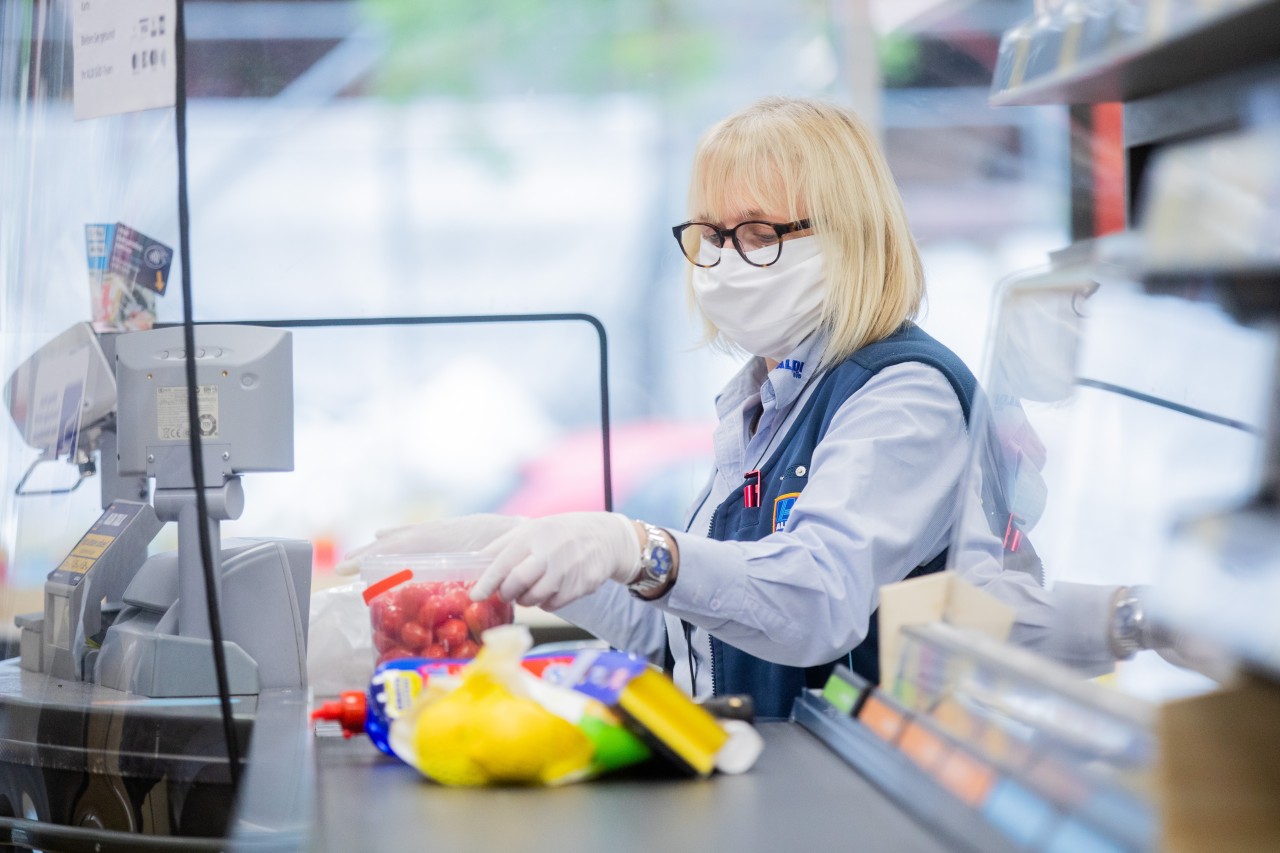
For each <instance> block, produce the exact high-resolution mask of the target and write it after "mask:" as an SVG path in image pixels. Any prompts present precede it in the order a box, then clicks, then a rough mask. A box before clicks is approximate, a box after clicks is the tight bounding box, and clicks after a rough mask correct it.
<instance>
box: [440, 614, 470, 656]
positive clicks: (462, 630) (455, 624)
mask: <svg viewBox="0 0 1280 853" xmlns="http://www.w3.org/2000/svg"><path fill="white" fill-rule="evenodd" d="M436 640H437V641H438V642H441V643H444V645H445V646H446V647H447V648H448V649H449V652H450V654H452V653H453V650H454V649H456V648H457V647H458V646H461V645H462V644H463V643H465V642H466V641H467V623H466V622H463V621H462V620H461V619H446V620H445V621H444V623H443V624H442V625H440V627H439V628H436Z"/></svg>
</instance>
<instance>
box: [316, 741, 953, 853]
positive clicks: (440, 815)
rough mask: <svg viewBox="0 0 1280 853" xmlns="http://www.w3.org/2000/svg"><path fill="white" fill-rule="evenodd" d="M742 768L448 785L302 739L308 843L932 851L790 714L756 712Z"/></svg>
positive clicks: (366, 746)
mask: <svg viewBox="0 0 1280 853" xmlns="http://www.w3.org/2000/svg"><path fill="white" fill-rule="evenodd" d="M759 728H760V732H761V734H762V735H763V736H764V739H765V751H764V754H763V755H761V756H760V760H759V761H758V762H757V763H756V766H755V767H754V768H752V770H751V772H749V773H747V774H745V775H742V776H714V777H712V778H710V779H707V780H702V781H688V780H666V779H661V780H654V779H615V780H610V779H608V778H605V779H598V780H596V781H594V782H588V783H584V784H577V785H569V786H566V787H563V788H553V789H524V788H498V789H480V790H466V789H450V788H443V787H440V786H437V785H433V784H431V783H429V782H426V781H425V780H423V779H422V778H421V777H420V776H419V775H418V773H417V772H416V771H414V770H413V769H411V768H409V767H406V766H404V765H403V764H400V763H398V762H395V761H393V760H391V759H389V758H387V757H385V756H383V755H381V754H380V753H378V752H377V750H375V749H374V748H373V746H372V745H371V744H370V743H369V742H368V741H367V740H365V739H364V738H352V739H351V740H348V741H343V740H342V739H341V738H337V737H322V738H320V739H319V740H318V742H317V744H316V762H317V765H318V766H317V771H316V780H317V783H318V784H317V798H318V799H317V802H316V813H315V814H316V825H315V827H314V831H313V836H312V847H313V849H314V850H317V851H331V853H338V851H343V853H346V851H354V850H377V851H384V850H385V851H411V850H412V851H449V853H468V851H485V853H505V851H521V853H542V851H546V853H578V851H582V853H588V851H610V853H628V852H629V851H645V853H652V851H663V852H664V853H674V851H698V850H707V851H711V850H726V851H733V853H739V851H769V853H773V852H774V851H793V850H796V851H804V850H815V851H834V850H876V851H880V850H892V851H895V853H912V851H929V853H933V852H934V851H940V850H946V849H947V848H946V847H945V846H944V845H943V844H942V843H941V842H940V841H939V840H937V839H936V838H935V837H934V836H932V835H930V834H929V833H928V832H927V831H926V830H925V829H924V828H923V827H921V826H920V825H919V824H917V823H915V822H913V821H912V820H911V818H910V817H908V816H907V815H906V814H905V813H903V812H902V811H900V810H899V809H897V808H896V807H895V806H894V805H893V804H892V803H891V802H890V801H889V800H887V799H885V798H884V797H883V796H882V795H881V794H880V793H879V792H878V791H877V790H876V789H875V788H873V787H872V786H871V785H870V784H869V783H868V782H867V781H866V780H864V779H863V778H862V777H861V776H859V775H858V774H857V773H856V772H855V771H854V770H853V769H852V768H850V767H849V766H848V765H846V764H845V763H844V762H843V761H841V760H840V759H839V758H838V757H837V756H836V755H835V754H834V753H832V752H830V751H829V750H828V749H827V747H825V746H824V745H823V744H822V743H821V742H820V741H818V740H817V739H816V738H814V737H813V736H812V735H810V734H809V733H808V732H807V731H805V730H804V729H802V728H800V727H799V726H798V725H795V724H794V723H784V722H776V723H762V724H760V727H759Z"/></svg>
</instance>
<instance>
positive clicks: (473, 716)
mask: <svg viewBox="0 0 1280 853" xmlns="http://www.w3.org/2000/svg"><path fill="white" fill-rule="evenodd" d="M531 645H532V639H531V637H530V635H529V631H528V629H527V628H525V627H523V626H503V627H500V628H493V629H490V630H488V631H486V632H485V633H484V646H483V648H482V649H481V650H480V653H479V654H478V655H477V656H476V659H475V660H474V661H473V662H472V663H470V664H468V665H467V666H466V667H465V668H464V669H463V670H462V671H461V672H460V673H459V674H458V676H456V677H454V678H450V677H432V678H431V680H430V681H429V682H428V684H427V686H426V688H425V689H424V690H423V691H422V693H421V694H420V695H419V696H418V698H417V700H416V701H415V702H414V705H413V707H412V708H410V710H409V712H408V713H407V714H405V715H403V716H401V717H400V718H398V719H397V720H396V721H395V723H394V724H393V725H392V727H391V734H390V738H389V743H390V745H391V748H392V750H393V751H394V752H395V754H396V755H397V756H399V757H400V758H401V759H402V760H403V761H404V762H405V763H406V764H409V765H411V766H413V767H415V768H417V770H418V771H420V772H421V773H422V774H423V775H424V776H426V777H428V778H430V779H433V780H435V781H436V782H439V783H441V784H444V785H454V786H477V785H489V784H540V785H561V784H565V783H568V782H574V781H578V780H581V779H586V778H590V777H592V776H594V775H597V774H598V773H599V772H601V770H602V769H604V768H602V766H601V764H600V763H599V762H598V761H597V754H596V753H597V750H596V743H595V742H593V740H592V738H591V737H589V736H588V734H587V732H586V731H584V729H583V728H582V727H581V726H579V725H575V724H574V722H571V721H570V720H569V719H566V717H565V716H563V715H562V714H563V713H564V710H563V709H564V707H565V706H566V705H567V704H568V705H572V704H575V703H577V704H580V703H582V702H588V701H592V700H589V699H587V698H586V697H581V696H578V695H576V694H575V693H574V691H571V690H568V689H567V688H559V687H555V686H554V685H550V684H544V683H542V682H539V681H538V680H537V679H536V677H535V676H533V675H531V674H529V673H528V672H527V671H525V670H524V669H523V668H522V667H521V666H520V661H521V658H522V657H523V656H524V654H525V653H526V652H527V651H528V650H529V648H530V646H531ZM548 691H553V692H559V693H564V694H566V695H565V696H563V697H555V698H557V699H562V700H563V699H571V700H572V702H567V703H566V702H562V701H550V698H551V697H549V694H548ZM540 700H541V701H540ZM544 703H545V704H544ZM547 705H551V706H553V707H557V709H559V710H561V713H559V714H558V713H553V712H552V711H550V710H548V709H547ZM596 722H598V720H596ZM619 729H620V730H621V731H623V733H624V736H627V737H629V735H626V734H625V730H622V729H621V727H619ZM646 757H648V751H647V749H646V748H645V747H644V746H643V745H642V744H639V742H638V741H637V742H636V751H635V753H634V755H633V759H634V760H633V761H632V763H634V761H639V760H643V759H644V758H646Z"/></svg>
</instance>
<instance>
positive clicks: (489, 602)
mask: <svg viewBox="0 0 1280 853" xmlns="http://www.w3.org/2000/svg"><path fill="white" fill-rule="evenodd" d="M488 565H489V561H488V559H487V558H485V557H482V556H480V555H479V554H477V553H461V554H397V555H391V556H372V557H366V558H364V560H362V561H361V564H360V575H361V577H362V578H363V580H364V582H365V591H364V600H365V603H366V604H368V605H369V624H370V626H371V627H372V629H373V647H374V651H375V653H376V654H377V662H378V663H385V662H386V661H389V660H395V659H397V658H407V657H420V658H435V659H442V660H444V659H448V660H469V659H470V658H473V657H475V656H476V652H478V651H479V650H480V634H481V633H482V632H484V631H486V630H488V629H489V628H492V627H494V626H495V625H509V624H510V623H511V621H512V619H513V617H514V610H513V608H512V606H511V605H510V604H508V603H507V602H505V601H503V600H502V599H500V598H498V596H497V595H496V594H495V595H493V596H491V597H489V598H487V599H485V600H484V601H472V600H471V588H472V587H473V586H475V582H476V581H477V580H479V578H480V575H481V574H483V573H484V570H485V568H487V567H488Z"/></svg>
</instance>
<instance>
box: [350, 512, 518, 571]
mask: <svg viewBox="0 0 1280 853" xmlns="http://www.w3.org/2000/svg"><path fill="white" fill-rule="evenodd" d="M524 520H525V519H524V518H522V517H521V516H517V515H497V514H494V513H482V514H477V515H464V516H461V517H459V518H438V519H435V520H433V521H424V522H422V523H420V524H406V525H403V526H400V527H391V528H387V529H385V530H379V531H377V532H376V533H375V534H374V541H372V542H370V543H369V544H368V545H364V546H361V547H360V548H357V549H356V550H354V551H352V552H350V553H349V554H347V555H346V557H344V558H343V560H342V562H341V563H338V565H336V566H334V568H333V570H334V571H335V572H336V573H337V574H340V575H354V574H355V573H356V572H358V571H360V560H361V558H363V557H368V556H372V555H374V554H438V553H449V552H459V551H479V550H480V549H481V548H483V547H485V546H486V545H488V544H489V543H490V542H493V541H494V540H495V539H497V538H498V537H500V536H502V534H504V533H506V532H507V531H509V530H511V529H512V528H514V527H515V526H516V525H518V524H519V523H520V522H521V521H524Z"/></svg>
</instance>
